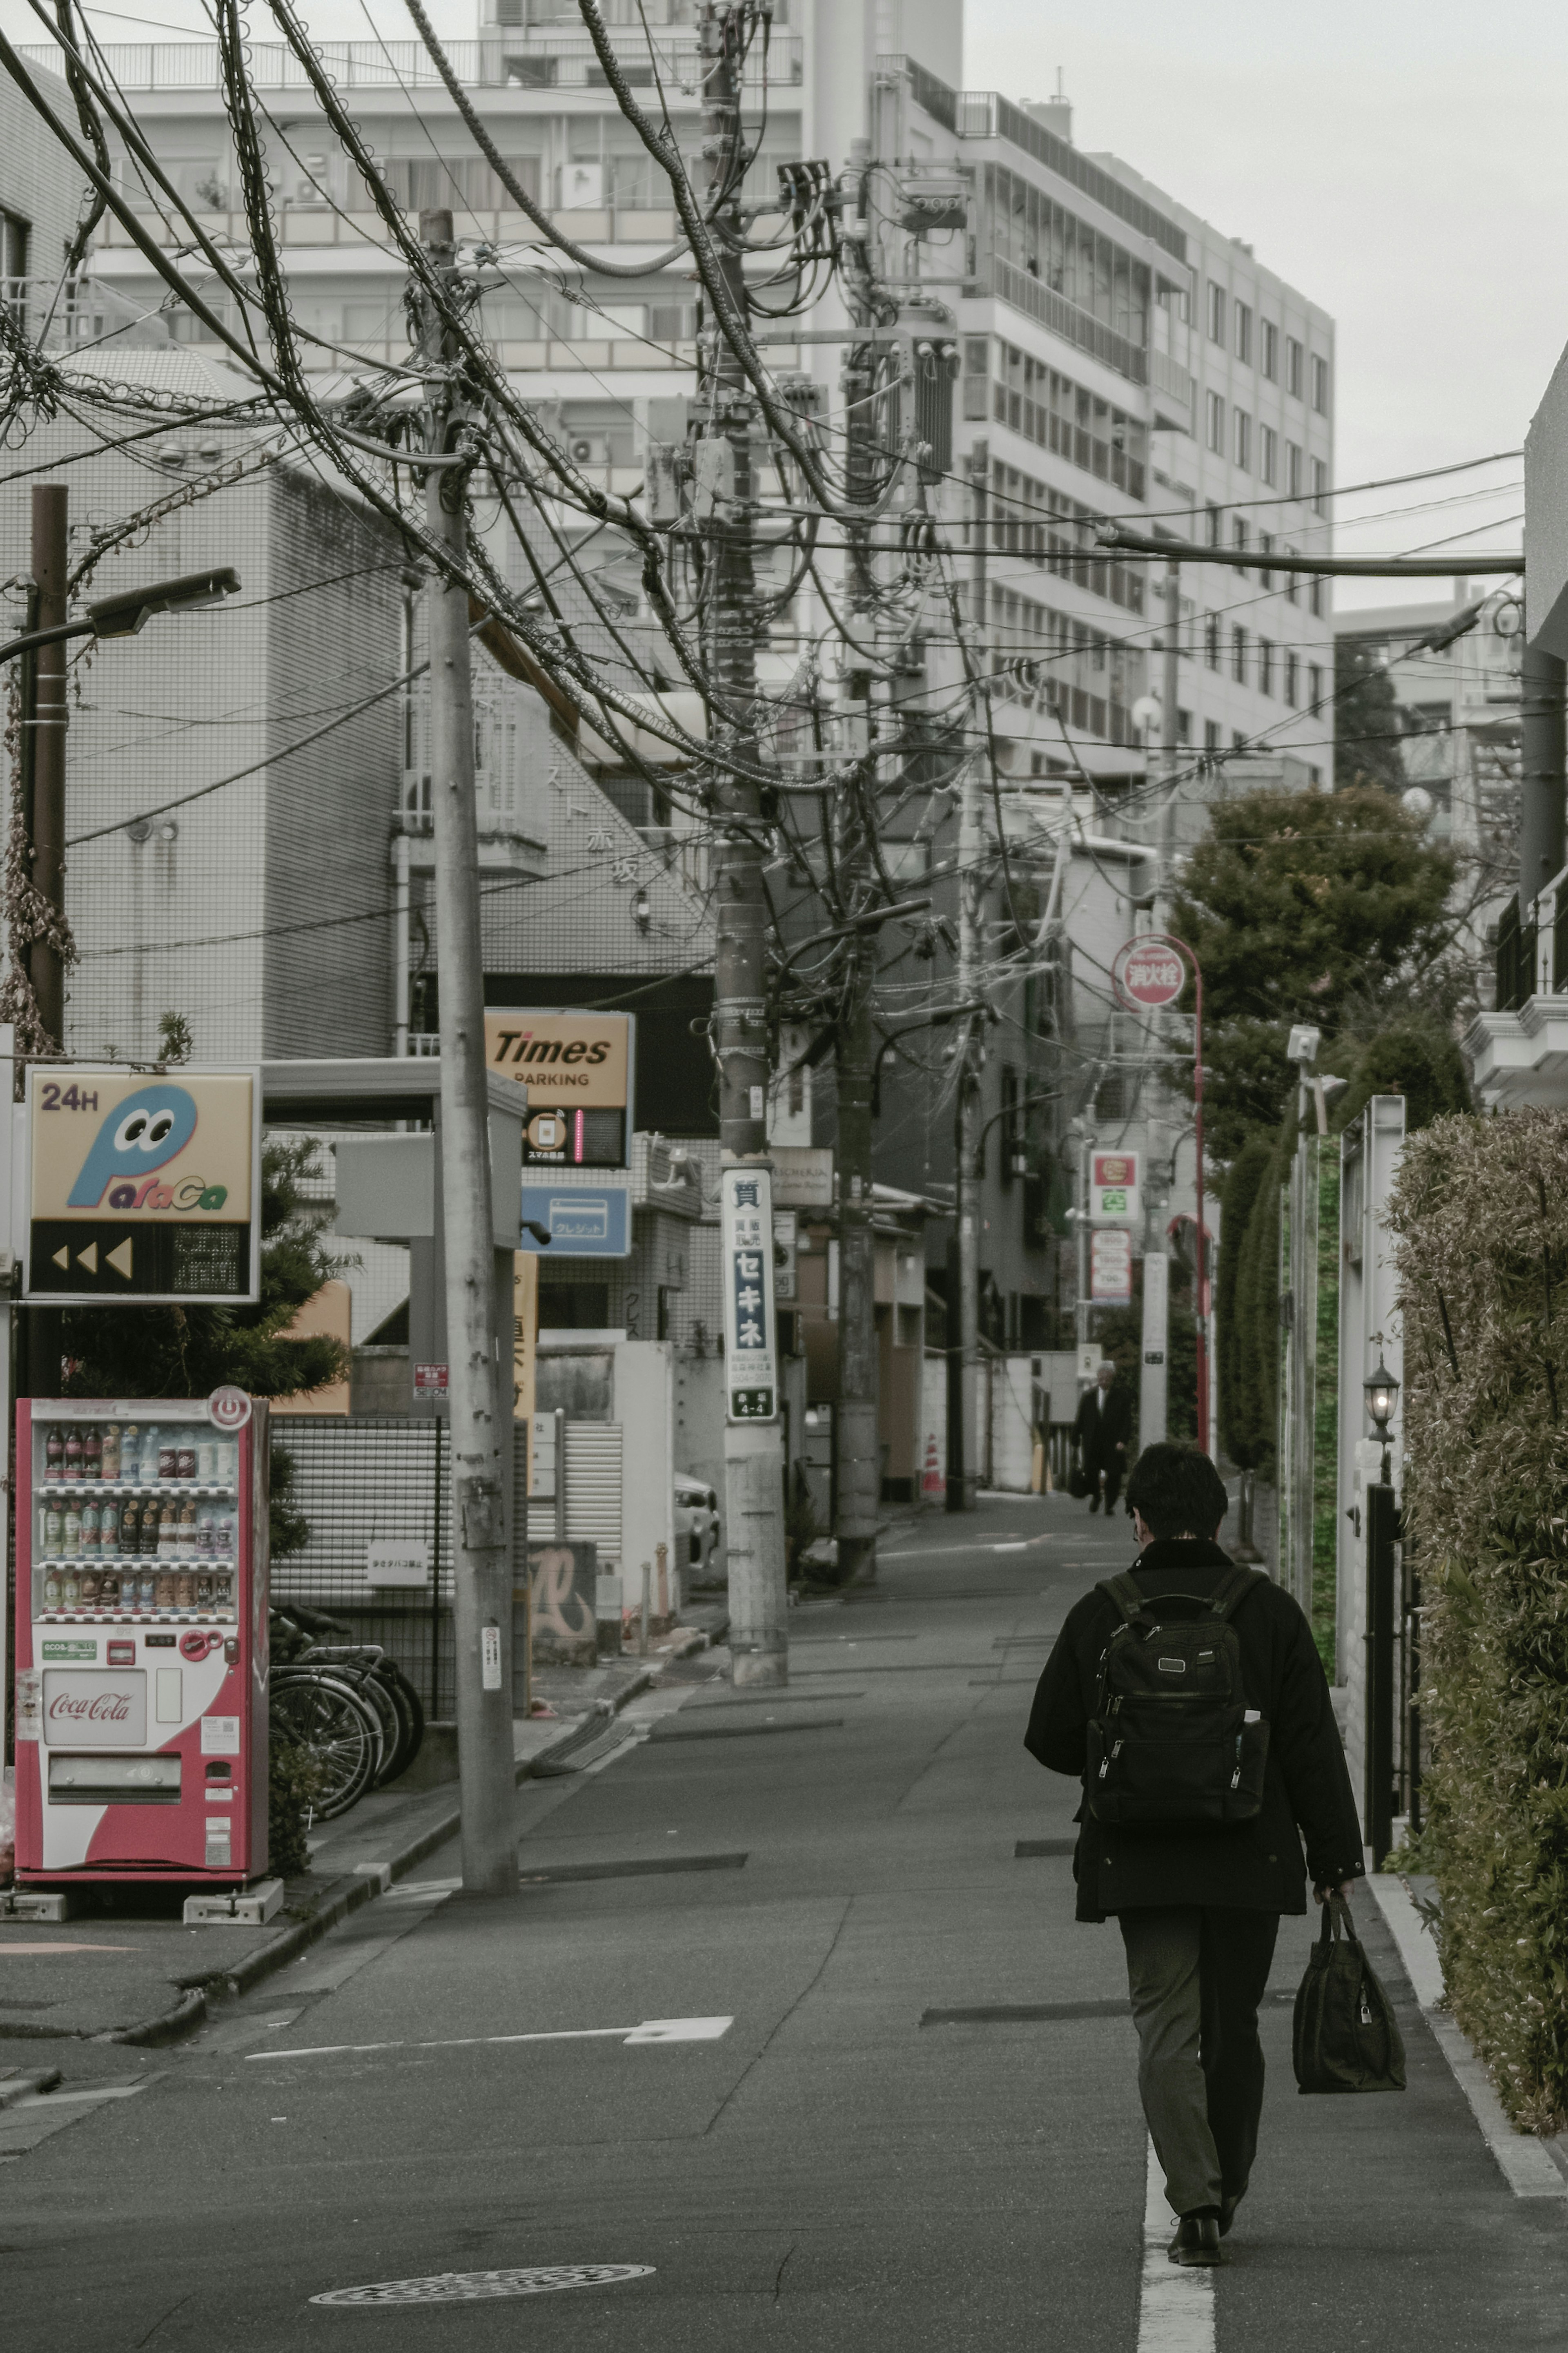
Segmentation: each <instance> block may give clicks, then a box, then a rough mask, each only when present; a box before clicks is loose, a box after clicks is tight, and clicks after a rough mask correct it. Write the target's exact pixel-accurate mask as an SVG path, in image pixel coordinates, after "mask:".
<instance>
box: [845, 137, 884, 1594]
mask: <svg viewBox="0 0 1568 2353" xmlns="http://www.w3.org/2000/svg"><path fill="white" fill-rule="evenodd" d="M869 155H870V142H869V141H868V140H857V141H856V142H855V149H854V158H853V165H852V169H853V166H854V165H859V166H861V167H863V166H864V165H865V164H867V163H868V161H869ZM865 212H866V196H865V174H864V169H863V168H862V169H861V171H860V173H859V174H858V186H857V189H856V196H855V207H854V217H855V219H856V221H857V223H858V221H859V220H861V219H863V218H864V216H865ZM871 249H872V248H871V246H870V243H869V238H868V242H867V245H866V248H865V252H866V256H867V269H868V275H869V270H870V256H871ZM867 292H868V289H867V288H865V287H863V286H862V287H856V288H855V289H854V290H853V293H852V297H851V302H852V308H853V310H854V312H855V319H856V324H857V325H858V326H862V327H864V328H866V330H867V332H870V328H871V324H872V320H873V311H872V306H871V304H870V303H869V301H867V300H866V299H865V297H866V294H867ZM876 365H877V362H876V353H875V351H874V349H873V348H872V346H871V345H870V344H869V343H853V344H851V345H850V347H849V351H848V354H847V359H846V363H845V369H844V395H845V412H846V419H847V422H846V427H845V466H844V470H845V476H846V480H847V490H848V494H849V496H850V498H851V499H863V500H867V501H869V500H870V499H871V498H873V497H874V496H875V492H876V482H877V475H878V472H879V467H880V465H882V464H885V463H886V453H885V452H881V451H879V449H878V447H877V435H876V431H875V425H874V419H875V409H874V407H873V393H874V389H875V382H876ZM848 537H849V549H848V560H847V580H846V586H845V594H846V604H847V610H848V615H849V632H850V638H851V643H850V645H849V646H848V647H847V649H846V659H847V665H848V674H847V679H846V681H845V694H844V706H843V707H844V710H845V713H846V719H845V727H846V733H847V734H848V736H849V738H850V744H847V745H846V747H845V748H846V749H847V750H848V749H851V748H852V749H853V750H854V751H855V752H857V753H858V754H860V756H861V758H862V760H863V761H864V764H865V765H864V768H863V771H862V775H863V797H861V798H857V797H856V796H855V795H854V794H853V793H852V792H846V793H844V794H842V795H841V796H840V797H839V800H838V805H837V811H836V817H835V821H836V824H837V833H838V842H837V851H836V863H837V868H838V871H839V874H840V875H841V877H842V878H843V880H844V883H845V886H846V891H847V895H848V897H849V900H850V904H849V906H848V909H847V913H849V914H850V915H856V914H858V913H860V912H861V906H860V904H859V902H860V901H861V899H862V898H863V896H864V892H865V888H866V885H867V883H868V880H869V878H870V876H871V874H872V871H873V868H872V859H871V843H870V839H869V828H868V817H867V810H866V800H867V799H868V798H870V797H873V796H874V795H875V792H876V789H877V782H878V761H877V758H876V756H875V749H874V738H875V732H876V711H875V709H874V706H873V703H872V700H871V696H872V684H873V673H872V671H871V670H870V669H869V668H868V667H867V666H866V665H865V663H864V662H863V659H862V658H861V656H860V654H859V653H858V651H857V649H856V645H855V643H854V640H856V639H857V638H859V639H860V641H861V642H862V643H863V642H864V637H865V633H866V632H867V631H868V630H870V629H872V628H874V622H873V620H872V562H873V559H872V556H871V554H870V551H869V550H868V547H867V546H866V544H865V539H866V533H865V531H864V529H863V528H862V527H860V526H859V525H858V524H854V523H852V524H851V525H850V527H849V533H848ZM846 952H847V958H848V968H847V973H846V976H845V982H844V997H843V1006H842V1011H841V1013H840V1016H839V1020H838V1024H837V1039H836V1048H837V1051H836V1055H835V1062H836V1073H835V1075H836V1080H837V1103H838V1122H837V1154H836V1158H837V1172H838V1219H837V1222H838V1403H837V1409H836V1412H835V1428H836V1439H837V1445H836V1463H837V1479H836V1481H835V1508H834V1531H833V1532H834V1536H835V1539H836V1541H837V1556H838V1577H839V1582H840V1583H841V1584H844V1585H854V1584H867V1583H869V1582H870V1581H871V1579H872V1578H874V1577H875V1576H876V1574H877V1514H878V1506H879V1504H880V1502H881V1500H882V1480H881V1467H882V1457H881V1445H880V1441H879V1437H878V1430H877V1402H878V1388H879V1382H878V1362H877V1301H876V1237H875V1234H874V1232H873V1229H872V1223H871V1200H872V1194H871V1184H872V1176H871V1144H872V1134H871V1083H872V1074H873V1070H874V1067H875V1060H876V1040H875V1037H874V1034H873V1025H872V1019H871V990H872V985H873V983H874V981H875V979H876V972H877V953H878V951H877V940H876V935H875V934H874V933H873V932H870V931H855V932H852V933H851V934H850V937H849V940H848V941H847V949H846Z"/></svg>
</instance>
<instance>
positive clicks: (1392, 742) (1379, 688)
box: [1334, 638, 1411, 793]
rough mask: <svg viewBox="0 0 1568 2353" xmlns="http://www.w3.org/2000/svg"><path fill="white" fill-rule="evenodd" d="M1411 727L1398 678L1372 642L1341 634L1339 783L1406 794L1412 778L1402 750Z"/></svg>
mask: <svg viewBox="0 0 1568 2353" xmlns="http://www.w3.org/2000/svg"><path fill="white" fill-rule="evenodd" d="M1410 732H1411V729H1410V723H1409V721H1408V720H1407V718H1406V716H1405V711H1404V708H1403V706H1402V705H1401V704H1400V702H1399V701H1398V700H1397V698H1396V697H1395V694H1394V681H1392V679H1391V678H1390V677H1389V675H1388V672H1387V670H1385V669H1384V666H1383V664H1382V662H1381V661H1380V660H1379V659H1378V658H1377V656H1376V655H1375V654H1374V653H1373V650H1372V649H1371V647H1370V646H1366V645H1363V644H1359V643H1358V642H1357V640H1356V639H1355V638H1340V639H1339V640H1338V641H1337V642H1336V644H1335V647H1334V783H1335V785H1336V786H1337V787H1338V788H1339V789H1340V790H1341V791H1342V792H1343V791H1347V790H1352V789H1353V788H1355V787H1357V786H1374V787H1376V788H1377V789H1378V790H1380V791H1383V792H1385V793H1402V792H1403V791H1404V790H1405V786H1406V785H1407V784H1408V783H1409V782H1410V779H1409V777H1408V776H1407V775H1406V774H1405V755H1404V749H1403V744H1404V738H1405V735H1406V734H1408V733H1410Z"/></svg>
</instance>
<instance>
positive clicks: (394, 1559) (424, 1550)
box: [364, 1537, 430, 1592]
mask: <svg viewBox="0 0 1568 2353" xmlns="http://www.w3.org/2000/svg"><path fill="white" fill-rule="evenodd" d="M364 1581H365V1583H366V1584H367V1585H405V1586H411V1587H413V1588H416V1590H418V1591H421V1592H423V1591H425V1590H426V1588H428V1586H429V1583H430V1546H429V1545H428V1544H427V1543H425V1542H424V1541H422V1540H420V1539H416V1538H414V1537H405V1538H404V1539H402V1540H401V1541H399V1542H391V1541H380V1542H376V1541H373V1542H371V1543H370V1544H367V1545H366V1546H365V1548H364Z"/></svg>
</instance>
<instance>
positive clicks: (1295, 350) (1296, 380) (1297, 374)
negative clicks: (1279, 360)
mask: <svg viewBox="0 0 1568 2353" xmlns="http://www.w3.org/2000/svg"><path fill="white" fill-rule="evenodd" d="M1304 357H1305V353H1303V352H1302V349H1301V346H1300V343H1298V342H1297V341H1296V338H1295V336H1294V335H1287V336H1286V338H1285V389H1286V391H1287V392H1288V393H1289V395H1290V397H1291V399H1292V400H1300V397H1301V365H1302V361H1303V359H1304Z"/></svg>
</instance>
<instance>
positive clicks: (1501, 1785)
mask: <svg viewBox="0 0 1568 2353" xmlns="http://www.w3.org/2000/svg"><path fill="white" fill-rule="evenodd" d="M1392 1216H1393V1223H1394V1229H1395V1231H1396V1234H1397V1235H1398V1238H1399V1239H1398V1243H1397V1251H1396V1257H1397V1264H1398V1268H1399V1275H1400V1282H1401V1302H1402V1307H1403V1312H1404V1317H1405V1408H1404V1420H1405V1525H1406V1530H1407V1535H1408V1538H1409V1540H1410V1541H1411V1542H1412V1543H1414V1545H1415V1546H1416V1549H1417V1560H1418V1564H1419V1567H1420V1573H1421V1578H1422V1594H1423V1600H1424V1603H1425V1616H1424V1619H1423V1632H1424V1642H1423V1654H1422V1694H1421V1696H1422V1708H1423V1716H1424V1721H1425V1723H1426V1727H1427V1730H1428V1732H1429V1736H1430V1740H1431V1757H1430V1762H1429V1765H1428V1767H1427V1772H1426V1785H1425V1799H1426V1830H1425V1831H1424V1835H1423V1840H1422V1854H1423V1860H1424V1861H1426V1862H1427V1863H1428V1864H1429V1867H1430V1868H1431V1869H1432V1870H1433V1871H1434V1872H1435V1873H1436V1878H1437V1882H1438V1885H1439V1888H1440V1890H1441V1894H1442V1903H1443V1920H1442V1930H1441V1936H1442V1952H1443V1967H1444V1973H1445V1975H1446V1977H1447V1984H1448V1992H1449V1999H1450V2001H1451V2004H1452V2008H1453V2010H1454V2014H1455V2016H1456V2017H1457V2018H1458V2021H1459V2023H1460V2024H1461V2025H1462V2026H1463V2027H1464V2028H1465V2030H1466V2031H1467V2032H1468V2034H1469V2035H1470V2036H1471V2037H1472V2038H1473V2040H1474V2041H1475V2042H1476V2044H1477V2046H1478V2048H1479V2050H1480V2052H1482V2054H1483V2056H1484V2057H1485V2058H1486V2059H1487V2061H1488V2062H1489V2064H1490V2066H1491V2068H1492V2071H1493V2073H1494V2075H1495V2077H1496V2080H1497V2083H1498V2086H1499V2089H1500V2093H1501V2095H1502V2098H1503V2100H1504V2103H1505V2105H1507V2107H1508V2109H1509V2111H1510V2114H1511V2115H1512V2116H1513V2117H1514V2118H1515V2120H1516V2121H1517V2122H1518V2123H1519V2124H1521V2125H1522V2126H1525V2127H1526V2128H1528V2129H1531V2130H1534V2131H1538V2132H1551V2131H1557V2130H1561V2129H1562V2128H1563V2126H1564V2124H1565V2123H1568V1115H1565V1114H1563V1113H1559V1112H1547V1111H1526V1112H1520V1113H1514V1114H1512V1115H1510V1116H1509V1117H1506V1118H1500V1119H1485V1120H1483V1119H1475V1118H1448V1119H1441V1120H1438V1121H1436V1123H1435V1124H1433V1125H1432V1126H1430V1127H1428V1128H1426V1130H1425V1131H1424V1132H1423V1133H1422V1134H1419V1135H1417V1136H1415V1137H1413V1138H1412V1139H1411V1141H1410V1142H1409V1143H1408V1144H1407V1145H1406V1146H1405V1158H1404V1162H1403V1165H1402V1167H1401V1170H1400V1175H1399V1179H1398V1183H1397V1185H1396V1187H1395V1188H1394V1200H1393V1209H1392Z"/></svg>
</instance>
